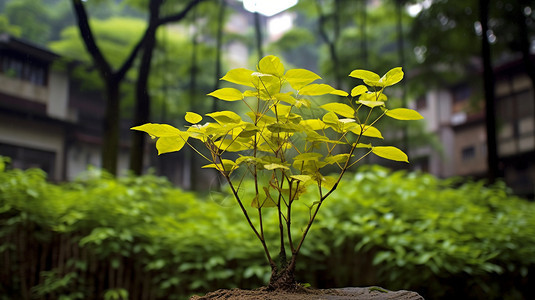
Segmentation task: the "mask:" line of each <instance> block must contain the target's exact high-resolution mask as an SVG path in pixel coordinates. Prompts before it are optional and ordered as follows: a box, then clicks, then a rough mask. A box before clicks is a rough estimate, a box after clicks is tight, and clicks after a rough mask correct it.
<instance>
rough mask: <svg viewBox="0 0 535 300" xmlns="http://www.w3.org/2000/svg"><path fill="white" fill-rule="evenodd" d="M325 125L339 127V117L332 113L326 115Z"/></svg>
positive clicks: (324, 118)
mask: <svg viewBox="0 0 535 300" xmlns="http://www.w3.org/2000/svg"><path fill="white" fill-rule="evenodd" d="M322 121H323V123H325V124H327V125H331V126H333V125H334V126H338V125H339V123H340V121H339V120H338V116H336V114H335V113H334V112H332V111H330V112H328V113H326V114H325V115H324V116H323V118H322Z"/></svg>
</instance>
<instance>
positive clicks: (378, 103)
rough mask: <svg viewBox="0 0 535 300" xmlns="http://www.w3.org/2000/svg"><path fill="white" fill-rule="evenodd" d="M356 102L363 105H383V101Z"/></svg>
mask: <svg viewBox="0 0 535 300" xmlns="http://www.w3.org/2000/svg"><path fill="white" fill-rule="evenodd" d="M357 102H358V103H360V104H362V105H365V106H367V107H372V108H373V107H377V106H384V105H385V103H384V102H383V101H365V100H359V101H357Z"/></svg>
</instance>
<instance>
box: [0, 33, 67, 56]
mask: <svg viewBox="0 0 535 300" xmlns="http://www.w3.org/2000/svg"><path fill="white" fill-rule="evenodd" d="M3 49H8V50H12V51H16V52H19V53H25V54H27V55H29V56H32V57H35V58H38V59H40V60H44V61H47V62H50V61H53V60H55V59H57V58H59V57H60V56H59V55H58V54H56V53H54V52H52V51H50V50H48V49H46V48H44V47H42V46H39V45H37V44H34V43H32V42H30V41H27V40H24V39H20V38H16V37H13V36H11V35H9V34H7V33H0V50H3Z"/></svg>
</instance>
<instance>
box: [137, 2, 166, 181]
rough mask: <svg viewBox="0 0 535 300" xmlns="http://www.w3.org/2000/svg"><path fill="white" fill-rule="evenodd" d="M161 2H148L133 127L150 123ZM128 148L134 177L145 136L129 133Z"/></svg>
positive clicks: (141, 164) (143, 146)
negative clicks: (152, 76)
mask: <svg viewBox="0 0 535 300" xmlns="http://www.w3.org/2000/svg"><path fill="white" fill-rule="evenodd" d="M162 4H163V0H152V1H150V2H149V25H148V28H147V38H146V40H145V45H144V47H143V53H142V56H141V62H140V64H139V69H138V70H139V71H138V78H137V83H136V103H135V108H134V125H135V126H137V125H142V124H145V123H148V122H149V121H150V96H149V85H148V82H149V74H150V70H151V62H152V56H153V55H152V54H153V51H154V48H155V47H156V30H157V28H158V23H157V21H158V19H159V14H160V7H161V6H162ZM131 134H132V138H131V147H130V170H131V171H132V172H134V174H136V175H141V174H142V172H143V153H144V152H145V144H146V140H145V135H144V134H143V133H142V132H139V131H134V132H132V133H131Z"/></svg>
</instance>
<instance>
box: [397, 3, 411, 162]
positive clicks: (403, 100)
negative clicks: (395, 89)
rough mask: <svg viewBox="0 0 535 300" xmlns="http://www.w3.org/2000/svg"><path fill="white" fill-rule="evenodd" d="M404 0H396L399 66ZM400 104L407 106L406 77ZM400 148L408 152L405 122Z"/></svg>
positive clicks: (402, 53) (402, 63)
mask: <svg viewBox="0 0 535 300" xmlns="http://www.w3.org/2000/svg"><path fill="white" fill-rule="evenodd" d="M404 3H405V1H404V0H396V3H395V4H396V16H397V26H396V27H397V36H398V38H397V44H398V45H397V48H398V55H399V64H400V67H402V68H405V43H404V42H403V38H404V36H403V6H404ZM401 106H402V107H407V77H405V78H404V80H403V81H402V82H401ZM401 149H402V150H403V151H405V152H406V153H407V154H408V153H409V128H408V126H407V124H405V123H404V124H403V125H402V143H401Z"/></svg>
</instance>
